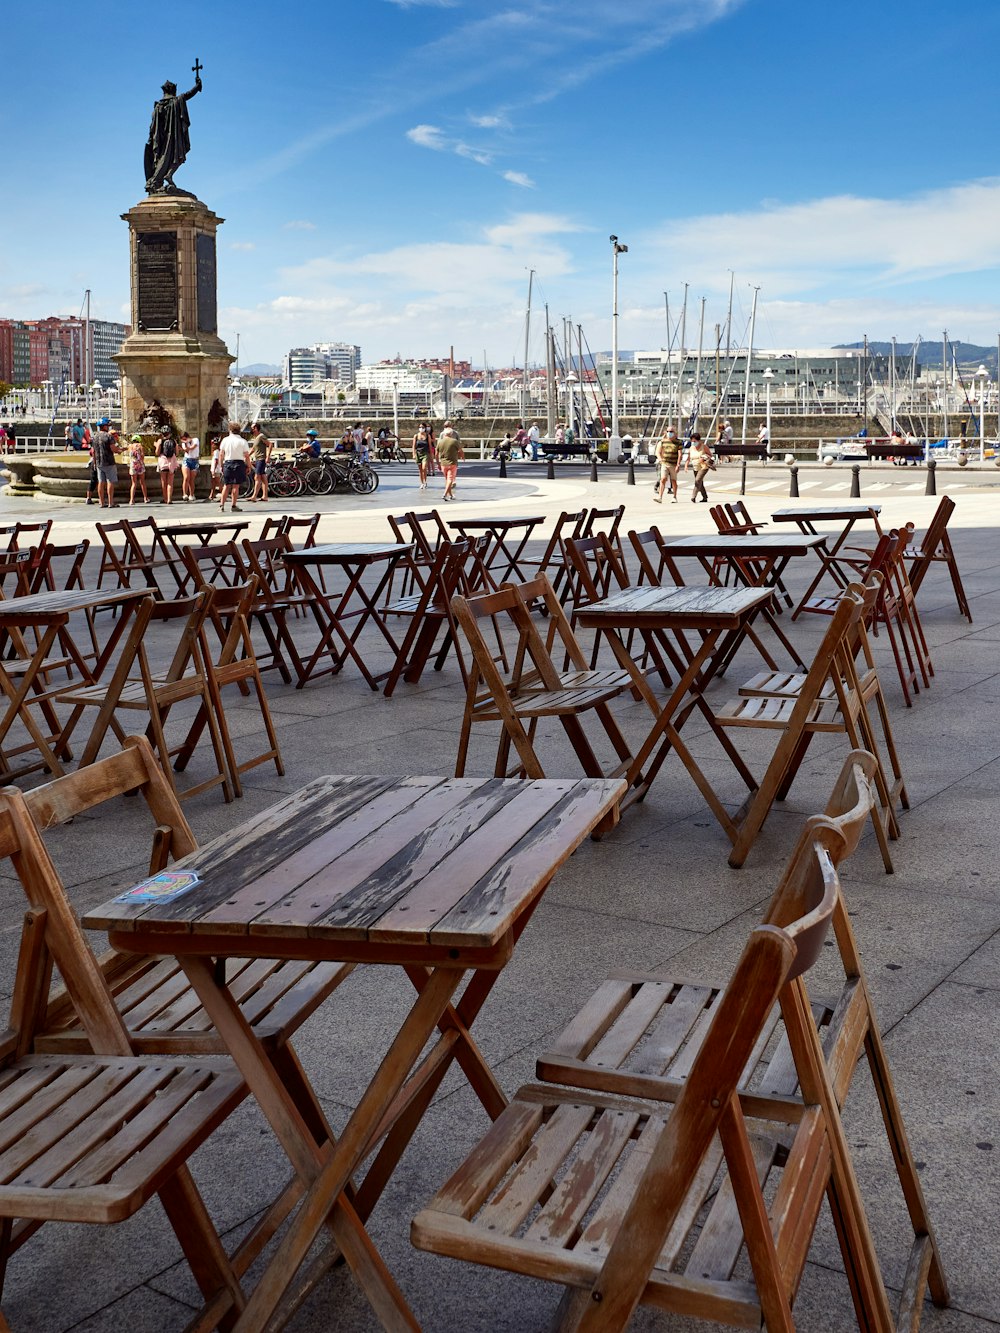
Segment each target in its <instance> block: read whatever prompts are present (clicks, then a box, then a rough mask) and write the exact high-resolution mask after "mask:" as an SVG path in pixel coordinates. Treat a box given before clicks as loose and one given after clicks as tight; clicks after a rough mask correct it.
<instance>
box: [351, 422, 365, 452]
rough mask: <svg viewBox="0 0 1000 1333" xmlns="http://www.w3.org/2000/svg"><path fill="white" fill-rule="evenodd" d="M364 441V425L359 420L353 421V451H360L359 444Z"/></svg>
mask: <svg viewBox="0 0 1000 1333" xmlns="http://www.w3.org/2000/svg"><path fill="white" fill-rule="evenodd" d="M364 442H365V428H364V426H362V424H361V422H360V421H355V423H354V426H353V429H352V430H351V443H352V444H353V445H354V451H355V453H357V454H360V453H361V446H362V445H363V444H364Z"/></svg>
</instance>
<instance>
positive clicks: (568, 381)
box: [563, 370, 583, 439]
mask: <svg viewBox="0 0 1000 1333" xmlns="http://www.w3.org/2000/svg"><path fill="white" fill-rule="evenodd" d="M563 383H564V384H565V386H566V424H567V426H569V428H570V430H571V431H573V438H574V439H575V438H576V398H575V393H574V391H575V387H576V385H577V384H579V383H580V379H579V376H578V375H577V374H576V373H575V371H572V370H571V371H570V372H569V374H568V375H567V376H566V378H565V380H563ZM580 415H581V417H582V416H583V413H582V412H581V414H580ZM580 434H581V435H582V434H583V422H582V420H581V422H580Z"/></svg>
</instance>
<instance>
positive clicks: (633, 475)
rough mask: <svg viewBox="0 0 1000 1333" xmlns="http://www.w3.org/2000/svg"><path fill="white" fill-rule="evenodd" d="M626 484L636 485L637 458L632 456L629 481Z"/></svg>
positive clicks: (629, 465)
mask: <svg viewBox="0 0 1000 1333" xmlns="http://www.w3.org/2000/svg"><path fill="white" fill-rule="evenodd" d="M625 484H626V485H627V486H634V485H635V459H634V458H630V459H629V460H628V481H627V482H626V483H625Z"/></svg>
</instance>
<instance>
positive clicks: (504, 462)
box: [500, 453, 507, 477]
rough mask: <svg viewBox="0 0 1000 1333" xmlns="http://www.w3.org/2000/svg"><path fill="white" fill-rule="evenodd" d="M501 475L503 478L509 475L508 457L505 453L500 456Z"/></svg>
mask: <svg viewBox="0 0 1000 1333" xmlns="http://www.w3.org/2000/svg"><path fill="white" fill-rule="evenodd" d="M500 475H501V477H506V475H507V455H506V454H505V453H501V455H500Z"/></svg>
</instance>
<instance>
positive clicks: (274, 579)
mask: <svg viewBox="0 0 1000 1333" xmlns="http://www.w3.org/2000/svg"><path fill="white" fill-rule="evenodd" d="M291 550H294V547H293V546H292V541H291V538H290V537H288V536H287V535H285V534H282V535H281V536H280V537H268V538H267V539H266V540H265V541H251V540H250V538H249V537H245V538H244V539H243V554H244V557H245V561H246V568H247V572H248V573H250V574H254V575H255V576H256V578H257V582H258V592H259V595H260V597H261V598H262V600H264V601H265V602H273V601H280V600H281V599H283V598H286V597H295V596H299V595H300V589H299V581H298V574H297V572H296V571H295V569H293V568H292V566H291V565H286V564H285V562H284V556H285V555H286V554H287V553H288V552H289V551H291Z"/></svg>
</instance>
